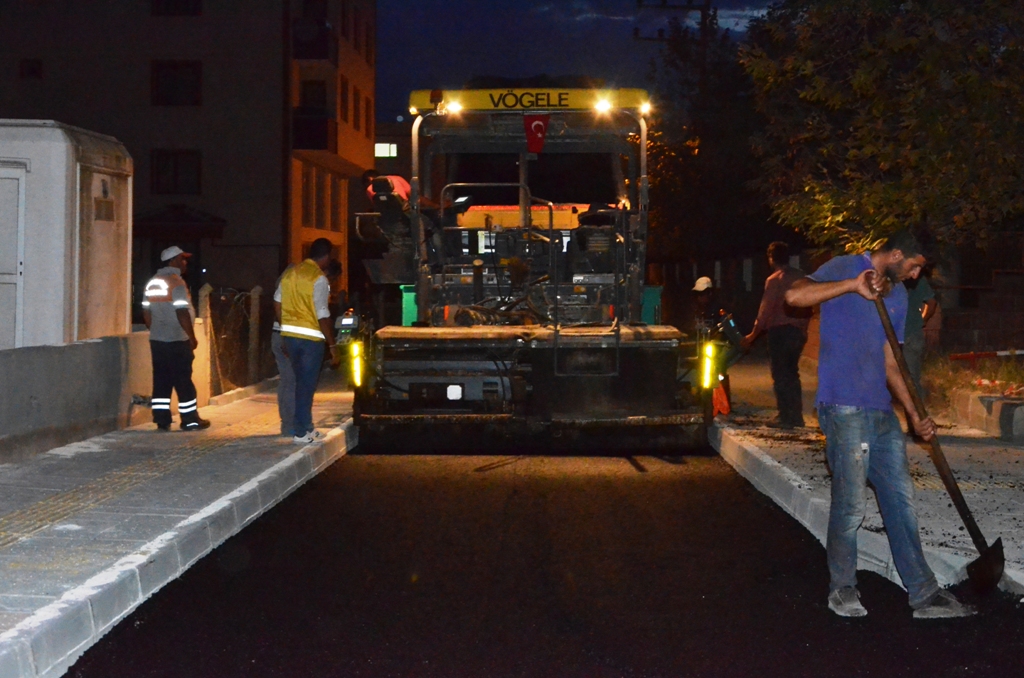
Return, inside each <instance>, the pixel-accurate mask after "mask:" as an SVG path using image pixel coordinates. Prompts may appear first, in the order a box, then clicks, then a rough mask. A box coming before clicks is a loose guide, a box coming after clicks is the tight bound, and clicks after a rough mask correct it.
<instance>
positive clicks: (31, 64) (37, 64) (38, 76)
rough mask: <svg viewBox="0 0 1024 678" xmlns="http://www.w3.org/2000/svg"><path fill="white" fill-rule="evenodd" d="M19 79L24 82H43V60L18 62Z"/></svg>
mask: <svg viewBox="0 0 1024 678" xmlns="http://www.w3.org/2000/svg"><path fill="white" fill-rule="evenodd" d="M18 77H19V78H21V79H22V80H42V79H43V60H42V59H22V60H21V61H19V62H18Z"/></svg>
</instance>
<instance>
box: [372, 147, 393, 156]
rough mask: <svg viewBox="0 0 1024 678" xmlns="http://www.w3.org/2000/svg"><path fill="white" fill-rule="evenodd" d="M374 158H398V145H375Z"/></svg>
mask: <svg viewBox="0 0 1024 678" xmlns="http://www.w3.org/2000/svg"><path fill="white" fill-rule="evenodd" d="M373 157H375V158H397V157H398V144H374V145H373Z"/></svg>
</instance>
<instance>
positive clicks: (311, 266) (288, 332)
mask: <svg viewBox="0 0 1024 678" xmlns="http://www.w3.org/2000/svg"><path fill="white" fill-rule="evenodd" d="M323 274H324V273H323V271H321V270H320V267H319V266H317V265H316V262H315V261H313V260H312V259H306V260H305V261H303V262H302V263H301V264H296V265H295V266H292V267H291V268H290V269H288V270H287V271H285V273H284V275H283V276H281V336H282V337H296V338H298V339H311V340H313V341H324V333H323V332H321V331H320V320H319V319H318V318H317V317H316V306H315V305H314V304H313V285H314V284H316V281H317V280H319V279H320V278H321V277H322V276H323Z"/></svg>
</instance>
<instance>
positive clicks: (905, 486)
mask: <svg viewBox="0 0 1024 678" xmlns="http://www.w3.org/2000/svg"><path fill="white" fill-rule="evenodd" d="M926 259H927V257H926V255H925V254H924V252H923V250H922V247H921V243H920V241H919V240H918V239H917V238H916V237H915V236H914V235H913V234H912V233H911V232H910V231H906V230H904V231H899V232H898V233H896V234H894V235H893V236H892V237H891V238H889V239H888V240H887V241H886V242H885V243H884V244H883V245H882V246H880V247H879V248H878V249H877V250H875V251H873V252H865V253H863V254H854V255H848V256H841V257H836V258H834V259H832V260H830V261H828V262H827V263H826V264H824V265H823V266H821V268H819V269H818V270H817V271H815V272H814V273H813V274H811V275H810V276H807V277H805V278H802V279H800V280H798V281H796V282H795V283H794V284H793V286H792V287H791V288H790V289H789V290H787V292H786V295H785V298H786V303H787V304H790V305H791V306H797V307H808V306H814V305H816V304H821V348H820V353H819V357H818V396H817V400H816V402H817V407H818V420H819V422H820V424H821V428H822V430H823V431H824V433H825V438H826V444H825V448H826V455H827V457H828V463H829V467H830V469H831V471H832V504H831V508H830V511H829V521H828V537H827V542H826V553H827V557H828V567H829V574H830V577H831V583H830V586H829V596H828V606H829V609H831V610H832V611H833V612H835V613H836V614H838V615H839V616H842V617H863V616H865V615H866V614H867V610H866V609H864V606H863V605H862V604H861V602H860V594H859V593H858V591H857V530H858V528H859V527H860V526H861V523H863V521H864V513H865V503H866V500H867V483H868V481H870V482H871V484H872V486H873V487H874V489H875V495H876V496H877V498H878V505H879V508H880V509H881V513H882V520H883V521H884V523H885V531H886V535H887V536H888V539H889V547H890V549H891V551H892V555H893V561H894V562H895V564H896V569H897V571H898V572H899V575H900V578H901V579H902V581H903V585H904V586H905V587H906V589H907V593H908V594H909V597H910V606H911V608H913V610H914V617H915V618H918V619H921V618H925V619H927V618H948V617H965V616H969V615H972V614H974V613H975V610H974V609H973V608H971V607H969V606H967V605H964V604H962V603H960V602H959V601H958V600H957V599H956V598H955V597H954V596H953V594H951V593H950V592H949V591H945V590H941V589H940V588H939V585H938V583H937V582H936V579H935V574H934V573H933V572H932V569H931V568H930V567H929V566H928V563H927V562H925V558H924V552H923V550H922V548H921V537H920V534H919V533H918V522H917V515H916V512H915V510H914V505H913V491H914V485H913V481H912V480H911V477H910V471H909V466H908V462H907V451H906V438H905V436H904V433H903V429H902V427H901V426H900V422H899V420H898V419H897V418H896V414H895V412H894V411H893V408H892V399H893V396H895V398H896V400H897V401H899V402H900V403H901V404H902V405H903V407H904V409H905V410H906V412H907V418H908V420H909V423H910V425H911V426H912V427H913V430H914V432H915V433H916V434H917V435H919V436H921V438H923V439H924V440H926V441H928V440H932V439H934V438H935V431H936V429H935V422H933V421H932V420H931V418H930V417H927V415H925V416H921V415H919V414H918V411H917V410H916V409H915V407H914V404H913V402H912V399H911V396H910V392H909V391H908V388H907V385H906V383H905V381H904V379H903V376H902V375H901V373H900V369H899V367H898V364H897V361H896V358H895V355H894V352H893V348H892V347H891V346H890V344H889V343H887V338H886V334H885V331H884V330H883V326H882V322H881V320H880V317H879V314H878V312H877V310H876V307H875V303H874V300H875V299H876V298H883V299H884V302H885V307H887V310H888V313H889V316H890V317H892V318H893V319H894V320H895V321H896V323H897V327H896V335H897V336H898V337H900V340H902V333H903V323H904V320H905V318H906V312H907V291H906V289H905V288H904V287H903V284H902V282H903V281H904V280H907V279H909V278H916V277H917V276H918V275H919V274H920V272H921V268H922V267H923V266H924V265H925V262H926ZM896 350H899V347H898V346H897V347H896ZM890 391H891V392H890Z"/></svg>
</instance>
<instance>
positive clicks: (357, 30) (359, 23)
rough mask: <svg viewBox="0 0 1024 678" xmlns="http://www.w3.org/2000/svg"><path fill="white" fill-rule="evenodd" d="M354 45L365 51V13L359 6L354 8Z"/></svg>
mask: <svg viewBox="0 0 1024 678" xmlns="http://www.w3.org/2000/svg"><path fill="white" fill-rule="evenodd" d="M352 47H353V48H355V50H356V51H357V52H362V51H363V13H362V12H360V11H359V8H358V7H354V8H352Z"/></svg>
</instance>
